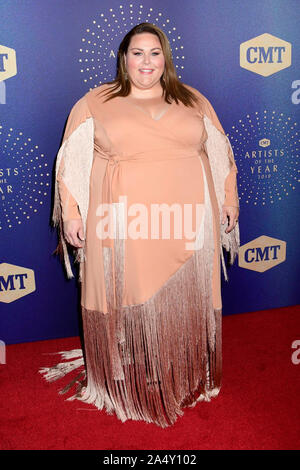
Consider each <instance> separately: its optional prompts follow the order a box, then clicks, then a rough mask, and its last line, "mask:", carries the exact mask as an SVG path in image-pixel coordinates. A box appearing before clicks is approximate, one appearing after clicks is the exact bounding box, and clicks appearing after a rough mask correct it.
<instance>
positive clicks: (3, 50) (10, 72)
mask: <svg viewBox="0 0 300 470" xmlns="http://www.w3.org/2000/svg"><path fill="white" fill-rule="evenodd" d="M16 74H17V62H16V51H15V50H14V49H11V48H10V47H6V46H1V44H0V104H5V103H6V92H5V81H4V80H7V79H8V78H10V77H13V76H14V75H16Z"/></svg>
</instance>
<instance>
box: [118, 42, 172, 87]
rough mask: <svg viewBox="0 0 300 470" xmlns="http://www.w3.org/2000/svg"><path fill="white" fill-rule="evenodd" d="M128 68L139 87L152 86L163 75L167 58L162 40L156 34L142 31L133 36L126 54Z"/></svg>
mask: <svg viewBox="0 0 300 470" xmlns="http://www.w3.org/2000/svg"><path fill="white" fill-rule="evenodd" d="M125 65H126V70H127V73H128V76H129V79H130V80H131V82H132V84H133V85H135V86H136V87H137V88H142V89H146V88H152V87H153V86H154V85H156V84H157V83H158V82H159V80H160V77H161V76H162V74H163V72H164V68H165V58H164V55H163V51H162V48H161V44H160V40H159V38H158V37H157V36H156V35H155V34H151V33H141V34H135V35H134V36H132V38H131V41H130V43H129V46H128V51H127V54H126V55H125Z"/></svg>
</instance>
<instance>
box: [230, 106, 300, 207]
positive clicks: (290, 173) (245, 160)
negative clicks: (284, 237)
mask: <svg viewBox="0 0 300 470" xmlns="http://www.w3.org/2000/svg"><path fill="white" fill-rule="evenodd" d="M228 137H229V138H230V140H231V145H232V148H233V151H234V154H235V159H236V162H237V166H238V186H239V197H240V199H241V200H242V201H243V202H245V203H247V204H253V205H265V204H268V203H270V204H274V203H275V202H276V201H280V200H282V199H283V198H285V197H289V196H291V195H292V193H293V191H294V190H295V189H296V184H297V182H299V169H298V165H299V164H298V155H299V133H298V129H297V122H294V121H293V119H292V118H291V117H290V116H287V115H286V114H285V113H282V112H278V111H267V110H264V111H260V112H259V111H257V112H255V113H253V114H247V115H246V118H244V119H240V120H239V121H238V123H236V124H234V125H233V126H232V133H231V135H228Z"/></svg>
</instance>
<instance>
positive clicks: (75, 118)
mask: <svg viewBox="0 0 300 470" xmlns="http://www.w3.org/2000/svg"><path fill="white" fill-rule="evenodd" d="M89 117H90V113H89V109H88V106H87V103H86V98H85V97H82V98H81V99H80V100H79V101H77V103H75V105H74V106H73V108H72V109H71V112H70V114H69V117H68V120H67V125H66V129H65V132H64V136H63V141H62V145H64V144H66V142H67V140H68V139H69V137H70V136H71V134H72V133H73V132H74V131H75V130H76V129H77V128H78V127H79V126H80V124H82V123H83V122H85V120H86V119H87V118H89ZM63 174H64V160H63V159H62V160H61V162H60V164H59V169H58V171H57V177H56V180H57V185H58V193H59V200H60V205H61V216H62V220H63V221H64V222H66V221H67V220H70V219H81V214H80V210H79V207H78V204H77V201H76V200H75V198H74V197H73V196H72V194H71V192H70V191H69V190H68V188H67V186H66V184H65V183H64V181H63Z"/></svg>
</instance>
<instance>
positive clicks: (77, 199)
mask: <svg viewBox="0 0 300 470" xmlns="http://www.w3.org/2000/svg"><path fill="white" fill-rule="evenodd" d="M93 151H94V123H93V117H92V115H91V113H90V110H89V107H88V103H87V98H86V95H84V96H83V97H82V98H81V99H80V100H78V101H77V102H76V103H75V105H74V106H73V108H72V109H71V112H70V114H69V117H68V120H67V124H66V128H65V132H64V136H63V140H62V144H61V146H60V149H59V151H58V154H57V158H56V164H55V188H54V204H53V212H52V221H53V224H54V226H56V227H57V228H58V232H59V242H58V246H57V248H56V250H55V252H54V253H57V254H59V255H60V256H61V259H63V260H64V264H65V268H66V271H67V275H68V278H72V277H74V275H73V272H72V268H71V263H70V259H69V254H68V249H67V244H66V240H65V236H64V229H63V222H65V221H67V220H70V219H80V218H81V220H82V223H83V230H84V234H85V230H86V218H87V212H88V201H89V179H90V171H91V167H92V162H93ZM73 253H74V254H75V253H76V258H75V261H78V262H80V263H81V261H82V260H83V259H84V248H83V247H81V248H77V249H76V250H75V249H73ZM79 280H81V264H80V274H79Z"/></svg>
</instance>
